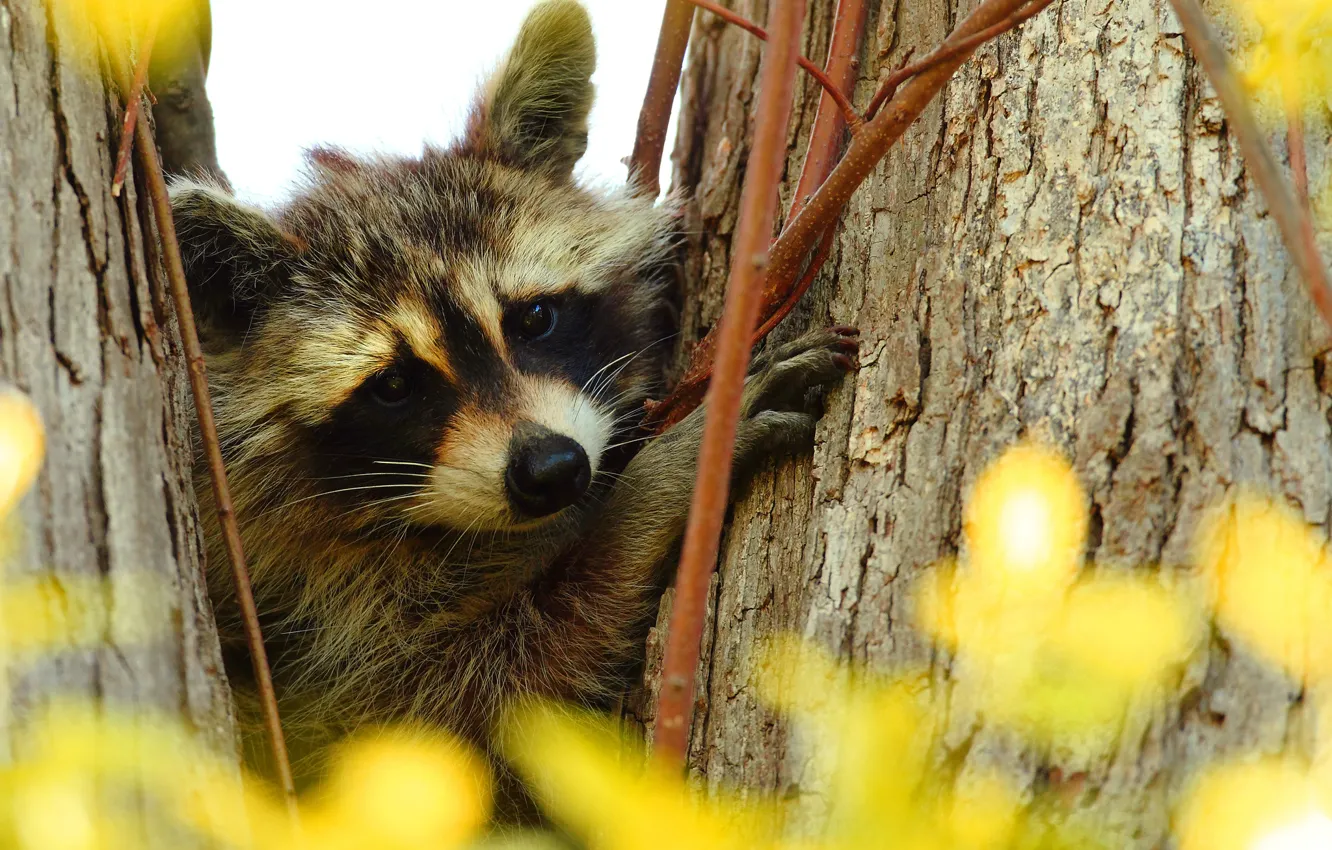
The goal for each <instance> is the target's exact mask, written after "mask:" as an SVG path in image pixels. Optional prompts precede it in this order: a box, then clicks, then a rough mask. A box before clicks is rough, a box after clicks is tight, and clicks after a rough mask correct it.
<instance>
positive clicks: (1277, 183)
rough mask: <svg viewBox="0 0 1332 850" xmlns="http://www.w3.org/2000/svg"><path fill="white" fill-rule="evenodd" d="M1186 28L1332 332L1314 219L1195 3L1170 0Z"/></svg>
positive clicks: (1331, 304)
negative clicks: (1294, 189)
mask: <svg viewBox="0 0 1332 850" xmlns="http://www.w3.org/2000/svg"><path fill="white" fill-rule="evenodd" d="M1170 5H1171V6H1173V7H1174V9H1175V14H1176V15H1178V16H1179V21H1180V24H1181V26H1183V28H1184V37H1185V38H1186V39H1188V42H1189V47H1191V48H1193V53H1194V55H1195V56H1196V57H1197V58H1198V64H1200V65H1202V67H1203V70H1204V71H1206V72H1207V76H1208V78H1209V79H1210V80H1211V81H1212V87H1213V88H1215V89H1216V93H1217V96H1218V97H1219V98H1220V99H1221V107H1222V108H1223V109H1224V110H1225V113H1226V118H1227V119H1228V121H1229V125H1230V128H1231V129H1232V130H1233V131H1234V133H1235V135H1236V137H1238V139H1239V144H1240V151H1241V152H1242V153H1243V154H1244V161H1245V165H1246V166H1247V167H1248V169H1249V171H1250V172H1251V173H1252V174H1253V179H1254V182H1256V183H1257V184H1258V189H1259V190H1260V191H1261V192H1262V193H1263V198H1264V199H1265V200H1266V201H1267V209H1268V211H1269V212H1270V213H1271V214H1272V218H1273V219H1275V220H1276V224H1277V228H1278V229H1279V230H1280V231H1281V238H1282V240H1283V241H1284V242H1285V243H1286V249H1287V250H1288V251H1290V253H1291V257H1292V258H1293V259H1294V261H1295V267H1296V268H1297V269H1298V270H1299V272H1300V276H1301V277H1303V278H1304V282H1305V284H1306V285H1307V286H1308V288H1309V295H1310V297H1311V298H1312V299H1313V302H1314V306H1315V307H1317V308H1318V312H1319V313H1320V314H1321V315H1322V317H1323V320H1324V321H1325V322H1327V324H1328V326H1329V327H1332V282H1330V281H1329V279H1328V271H1327V266H1325V265H1323V258H1322V257H1321V256H1319V253H1318V243H1317V241H1316V239H1315V230H1314V224H1313V218H1312V217H1311V216H1310V214H1309V210H1308V207H1307V206H1306V205H1302V204H1301V203H1300V202H1299V200H1298V199H1297V198H1296V196H1295V193H1294V192H1292V191H1291V188H1290V186H1289V184H1287V182H1286V181H1285V179H1284V178H1283V177H1282V176H1281V172H1280V171H1279V170H1278V169H1277V164H1276V157H1275V156H1273V154H1272V149H1271V148H1270V147H1268V145H1267V142H1266V141H1265V140H1264V139H1263V134H1262V132H1261V131H1259V129H1258V122H1257V121H1256V120H1254V117H1253V111H1252V110H1251V109H1250V108H1249V100H1248V97H1247V96H1246V95H1245V93H1244V90H1243V88H1242V87H1241V86H1240V83H1239V80H1237V79H1236V77H1235V74H1234V72H1233V71H1232V70H1231V68H1230V59H1229V57H1227V56H1226V52H1225V51H1224V50H1223V49H1222V48H1221V46H1220V43H1219V42H1218V41H1217V40H1216V35H1215V34H1214V33H1213V32H1212V27H1211V25H1210V24H1208V22H1207V17H1206V15H1204V14H1203V10H1202V9H1201V8H1200V7H1199V6H1198V3H1197V0H1170Z"/></svg>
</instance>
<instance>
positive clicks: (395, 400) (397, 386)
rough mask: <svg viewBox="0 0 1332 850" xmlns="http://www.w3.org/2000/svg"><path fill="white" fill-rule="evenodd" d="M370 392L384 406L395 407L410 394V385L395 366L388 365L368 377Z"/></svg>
mask: <svg viewBox="0 0 1332 850" xmlns="http://www.w3.org/2000/svg"><path fill="white" fill-rule="evenodd" d="M370 392H371V394H373V395H374V397H375V400H376V401H378V402H379V403H380V404H382V405H384V406H385V407H397V406H398V405H400V404H402V403H403V402H405V401H406V400H407V399H408V397H409V396H411V394H412V385H411V384H410V383H408V381H407V376H406V375H404V374H403V373H402V370H401V369H399V368H398V367H397V366H390V367H389V368H387V369H385V370H384V371H383V372H380V373H379V374H378V375H375V376H374V377H373V378H371V379H370Z"/></svg>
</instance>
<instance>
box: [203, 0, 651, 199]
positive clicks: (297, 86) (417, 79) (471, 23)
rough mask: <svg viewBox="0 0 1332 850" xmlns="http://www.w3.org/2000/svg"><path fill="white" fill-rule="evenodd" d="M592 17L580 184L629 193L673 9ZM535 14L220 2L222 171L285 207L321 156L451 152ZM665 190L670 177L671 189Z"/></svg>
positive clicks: (632, 2) (471, 3) (217, 95)
mask: <svg viewBox="0 0 1332 850" xmlns="http://www.w3.org/2000/svg"><path fill="white" fill-rule="evenodd" d="M583 3H584V5H585V6H586V7H587V9H588V11H589V12H590V13H591V15H592V25H593V28H594V30H595V32H596V36H597V73H596V75H595V76H594V77H593V78H592V82H593V83H594V84H595V85H596V87H597V102H596V105H595V106H594V107H593V110H592V117H591V134H590V138H589V143H588V151H587V155H586V156H585V157H584V158H583V160H582V161H581V163H580V164H579V166H578V173H579V174H580V175H581V176H582V177H583V178H584V180H585V181H589V182H596V183H599V184H606V183H621V182H623V181H624V178H625V168H624V165H623V164H622V163H621V160H622V159H623V158H624V157H626V156H628V155H629V152H630V151H631V150H632V149H633V139H634V130H635V127H636V125H637V122H638V108H639V106H640V104H641V103H642V100H643V91H644V89H645V88H646V86H647V77H648V71H649V69H650V68H651V65H652V54H653V51H654V50H655V49H656V42H657V30H658V28H659V26H660V24H661V13H662V8H663V6H664V5H665V3H664V0H583ZM533 5H534V0H370V1H369V2H366V0H359V1H358V2H347V0H213V2H212V8H213V51H212V61H211V64H210V68H209V73H208V93H209V98H210V99H211V100H212V104H213V113H214V119H215V123H216V128H217V150H218V159H219V160H220V162H221V165H222V168H223V170H225V171H226V173H227V177H228V178H229V179H230V180H231V182H232V184H233V185H234V186H235V188H236V191H237V194H239V195H240V196H241V197H243V198H246V199H248V200H251V201H257V202H259V203H265V202H273V201H277V200H280V199H281V198H283V197H284V196H285V195H286V194H287V192H288V191H289V190H290V187H291V184H292V182H293V180H294V179H295V178H296V177H297V175H298V172H299V170H300V168H301V153H302V151H303V150H304V149H305V148H307V147H310V146H312V145H316V144H331V145H337V146H340V147H345V148H348V149H350V150H353V151H363V152H366V151H384V152H393V153H405V154H414V153H418V152H420V150H421V144H422V143H423V142H424V141H427V140H428V141H434V142H439V143H444V142H447V141H449V140H451V139H453V138H454V137H455V136H456V135H457V134H458V132H459V131H460V130H461V127H462V121H463V118H464V117H465V115H466V113H467V107H468V105H469V104H470V102H471V99H472V96H473V94H474V93H475V91H476V88H477V86H478V84H479V83H480V82H481V80H482V79H484V77H485V75H486V74H487V73H489V71H490V70H491V69H492V68H494V67H495V64H496V63H497V62H498V61H499V59H500V58H501V57H502V56H503V54H504V52H505V51H506V50H507V49H508V47H509V45H510V44H511V43H512V41H513V38H514V36H515V35H516V34H517V32H518V27H519V24H521V22H522V19H523V15H524V14H525V13H526V11H527V10H528V9H530V8H531V7H532V6H533ZM673 122H674V119H672V123H673ZM671 138H674V127H673V126H672V128H671ZM669 153H670V146H668V147H667V155H668V156H669ZM668 177H669V168H668V163H664V164H663V180H662V183H663V185H665V184H666V183H667V182H669V181H668V180H667V179H666V178H668Z"/></svg>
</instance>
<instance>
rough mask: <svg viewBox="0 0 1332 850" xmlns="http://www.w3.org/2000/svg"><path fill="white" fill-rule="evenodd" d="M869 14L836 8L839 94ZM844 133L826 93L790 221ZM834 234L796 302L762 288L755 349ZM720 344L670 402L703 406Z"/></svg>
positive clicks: (700, 356)
mask: <svg viewBox="0 0 1332 850" xmlns="http://www.w3.org/2000/svg"><path fill="white" fill-rule="evenodd" d="M866 12H867V9H866V4H865V0H840V2H838V4H837V14H836V16H835V17H834V18H833V32H832V39H831V41H830V43H829V45H828V67H827V68H826V69H825V71H826V73H827V76H828V79H829V80H830V81H831V82H832V83H833V85H834V86H836V87H837V89H838V91H841V92H849V91H850V90H851V87H852V86H853V85H854V84H855V73H856V56H857V54H858V53H859V52H860V43H861V39H862V37H863V36H864V34H865V20H866ZM845 129H846V121H845V113H844V112H842V111H841V110H840V109H839V108H838V107H837V104H836V101H835V100H834V99H833V97H832V96H831V95H829V94H828V92H827V91H825V92H824V96H823V97H821V98H820V99H819V109H818V112H817V113H816V114H815V116H814V129H813V131H811V133H810V137H809V147H808V148H806V150H805V162H804V164H803V165H802V166H801V168H800V180H799V182H798V183H797V184H796V190H795V196H794V198H793V199H792V201H791V209H790V211H789V212H788V213H787V218H792V217H794V216H796V215H799V214H800V210H802V209H804V206H805V203H806V202H807V201H808V200H809V198H810V196H812V195H813V193H814V191H815V190H816V189H818V187H819V186H820V185H821V184H822V183H823V181H824V180H826V179H827V178H828V174H829V173H830V172H831V171H832V168H833V165H834V164H835V163H836V162H837V155H838V154H839V153H840V152H841V146H842V138H843V135H844V133H843V131H844V130H845ZM832 233H833V229H832V228H829V229H828V236H827V237H826V238H825V239H824V242H823V244H822V246H821V247H820V250H819V252H818V255H817V256H815V258H814V259H813V261H811V263H810V265H809V268H808V269H807V270H806V271H805V274H804V275H803V276H802V277H801V279H800V282H799V283H797V284H796V285H795V289H794V297H793V291H792V290H791V288H790V286H789V281H788V282H787V283H788V286H786V287H781V286H775V285H774V283H775V282H774V281H772V280H771V279H770V280H769V281H768V282H767V284H766V285H765V286H764V289H763V306H762V308H761V310H760V312H759V315H760V316H761V317H762V318H763V323H762V325H761V326H760V327H759V329H758V331H757V332H755V334H754V344H755V345H757V344H758V342H759V340H761V339H763V338H764V337H765V336H767V335H768V334H769V333H771V332H772V329H773V328H775V327H776V326H777V324H778V322H780V321H781V320H782V319H783V318H784V317H785V316H786V315H787V314H788V313H790V312H791V309H792V308H793V307H794V306H795V305H796V303H797V302H798V301H799V300H800V296H802V295H804V294H805V291H806V290H807V289H809V286H810V284H811V283H813V281H814V278H815V277H817V276H818V273H819V269H821V268H822V267H823V262H824V260H826V259H827V257H828V250H829V248H830V247H831V246H832ZM716 344H717V335H716V331H715V330H714V331H713V332H711V333H709V334H708V335H707V336H705V337H704V338H703V339H702V340H700V341H699V343H698V345H697V346H696V347H695V349H694V351H693V355H692V358H691V361H692V362H691V365H696V366H697V369H698V370H700V371H691V372H690V373H689V374H687V375H686V376H685V378H684V381H683V382H682V386H683V387H684V388H686V389H687V390H688V391H690V392H691V393H692V395H691V396H690V397H689V398H688V399H685V398H682V397H680V396H673V397H672V398H674V399H675V402H676V403H677V406H679V407H682V408H684V409H685V410H686V412H687V411H688V410H692V409H694V408H695V407H697V406H698V405H699V404H701V403H702V401H703V393H704V392H705V391H706V390H707V381H708V379H709V378H710V377H711V375H712V354H713V349H714V348H715V347H716Z"/></svg>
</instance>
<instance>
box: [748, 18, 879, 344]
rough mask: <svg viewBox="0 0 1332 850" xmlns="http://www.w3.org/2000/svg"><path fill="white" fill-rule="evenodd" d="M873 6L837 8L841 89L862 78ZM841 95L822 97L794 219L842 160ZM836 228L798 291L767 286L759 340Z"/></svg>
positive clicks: (834, 56)
mask: <svg viewBox="0 0 1332 850" xmlns="http://www.w3.org/2000/svg"><path fill="white" fill-rule="evenodd" d="M867 12H868V9H867V8H866V3H865V0H838V3H837V12H836V14H835V15H834V17H833V31H832V39H831V40H830V41H829V43H828V67H827V69H826V70H827V73H828V78H829V80H830V81H831V82H832V84H833V86H834V87H835V88H836V91H837V92H839V93H841V92H849V91H851V88H852V86H854V85H855V82H856V57H857V55H858V54H859V53H860V43H861V40H862V39H863V37H864V35H865V20H866V17H867ZM836 103H837V99H836V98H835V97H834V96H832V95H831V94H829V93H828V92H826V91H825V92H824V96H823V97H822V98H820V99H819V111H818V113H817V114H816V115H815V116H814V129H813V131H811V133H810V135H809V147H808V149H806V151H805V162H804V165H802V166H801V168H800V179H799V180H798V181H797V182H796V188H795V195H794V197H792V199H791V209H790V210H789V211H788V212H787V214H786V217H787V219H788V220H790V219H793V218H795V217H796V216H798V215H800V211H801V210H803V209H804V208H805V204H806V203H807V202H808V201H809V199H810V198H811V197H813V195H814V192H815V191H816V190H817V189H818V188H819V186H822V185H823V181H824V180H827V179H828V175H829V174H831V173H832V170H833V166H834V165H836V164H837V155H838V154H839V153H841V147H842V138H843V135H844V130H845V129H846V124H845V115H844V114H839V113H838V112H837V110H835V109H833V108H832V106H833V105H834V104H836ZM832 233H833V229H832V228H828V234H827V235H826V236H825V237H824V239H823V242H822V243H821V244H820V246H819V251H818V254H817V255H816V256H815V257H814V259H813V260H811V261H810V264H809V268H808V269H806V270H805V274H804V275H803V276H802V277H801V279H800V282H799V283H797V284H796V286H795V287H794V289H791V288H790V287H781V286H774V283H775V281H772V280H769V281H768V282H767V285H766V286H765V287H764V289H763V310H762V313H761V314H760V315H762V316H763V324H762V325H761V326H760V327H759V330H758V332H757V333H756V334H755V337H754V342H756V343H757V342H758V341H759V340H761V339H762V338H763V337H765V336H767V335H768V334H769V332H771V331H772V329H773V328H774V327H776V326H777V323H778V322H780V321H781V320H782V318H783V317H784V316H786V314H787V313H789V312H791V308H792V307H794V306H795V304H796V302H797V301H799V300H800V296H802V295H804V294H805V290H807V289H809V285H810V284H811V283H813V281H814V278H815V277H817V276H818V273H819V269H820V268H822V267H823V261H824V260H825V259H827V257H828V251H829V249H830V248H831V247H832Z"/></svg>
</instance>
